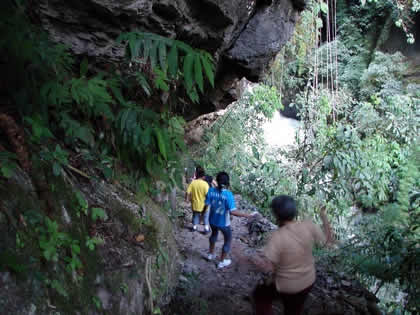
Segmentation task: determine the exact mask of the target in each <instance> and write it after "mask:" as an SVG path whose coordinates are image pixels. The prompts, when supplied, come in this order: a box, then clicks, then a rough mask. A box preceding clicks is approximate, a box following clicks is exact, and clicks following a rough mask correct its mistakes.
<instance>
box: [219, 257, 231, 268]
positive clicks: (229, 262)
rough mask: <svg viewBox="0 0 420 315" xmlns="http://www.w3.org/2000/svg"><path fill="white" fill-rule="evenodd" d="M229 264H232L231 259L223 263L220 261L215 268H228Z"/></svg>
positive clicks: (224, 260)
mask: <svg viewBox="0 0 420 315" xmlns="http://www.w3.org/2000/svg"><path fill="white" fill-rule="evenodd" d="M231 263H232V260H231V259H223V261H221V262H219V263H218V264H217V268H218V269H221V268H225V267H227V266H229V265H230V264H231Z"/></svg>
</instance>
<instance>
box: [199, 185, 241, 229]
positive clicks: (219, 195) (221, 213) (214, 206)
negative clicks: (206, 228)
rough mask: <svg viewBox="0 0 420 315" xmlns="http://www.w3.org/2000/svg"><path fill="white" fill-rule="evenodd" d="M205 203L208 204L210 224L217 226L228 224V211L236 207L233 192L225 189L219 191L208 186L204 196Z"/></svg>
mask: <svg viewBox="0 0 420 315" xmlns="http://www.w3.org/2000/svg"><path fill="white" fill-rule="evenodd" d="M205 203H206V205H208V206H210V218H209V220H210V224H211V225H214V226H217V227H225V226H229V225H230V212H231V211H233V210H235V209H236V206H235V199H233V194H232V192H231V191H229V190H227V189H222V191H220V190H219V189H217V188H213V187H212V188H210V189H209V191H208V192H207V196H206V201H205Z"/></svg>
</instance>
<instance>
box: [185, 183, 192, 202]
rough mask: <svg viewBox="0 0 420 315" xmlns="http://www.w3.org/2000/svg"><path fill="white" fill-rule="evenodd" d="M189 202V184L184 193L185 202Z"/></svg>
mask: <svg viewBox="0 0 420 315" xmlns="http://www.w3.org/2000/svg"><path fill="white" fill-rule="evenodd" d="M188 201H191V184H189V185H188V188H187V191H186V192H185V202H188Z"/></svg>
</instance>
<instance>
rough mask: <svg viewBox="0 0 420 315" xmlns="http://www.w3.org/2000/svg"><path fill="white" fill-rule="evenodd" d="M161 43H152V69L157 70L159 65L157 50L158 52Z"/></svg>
mask: <svg viewBox="0 0 420 315" xmlns="http://www.w3.org/2000/svg"><path fill="white" fill-rule="evenodd" d="M158 45H159V41H157V40H155V41H153V43H152V47H151V48H150V66H151V67H152V69H155V67H156V64H157V50H158Z"/></svg>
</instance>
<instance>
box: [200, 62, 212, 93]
mask: <svg viewBox="0 0 420 315" xmlns="http://www.w3.org/2000/svg"><path fill="white" fill-rule="evenodd" d="M200 57H201V62H202V63H203V67H204V72H205V73H206V76H207V78H208V79H209V81H210V84H211V86H212V87H214V72H213V65H212V63H211V60H210V59H208V58H206V57H205V56H204V55H200Z"/></svg>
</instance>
